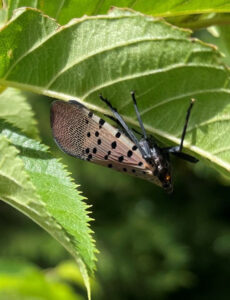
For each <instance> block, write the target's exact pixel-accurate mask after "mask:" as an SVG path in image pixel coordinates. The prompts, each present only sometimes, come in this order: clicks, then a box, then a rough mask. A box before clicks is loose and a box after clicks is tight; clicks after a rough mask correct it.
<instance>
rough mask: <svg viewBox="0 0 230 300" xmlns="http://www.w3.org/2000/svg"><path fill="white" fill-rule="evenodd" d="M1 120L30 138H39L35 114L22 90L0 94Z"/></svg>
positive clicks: (11, 89) (6, 91) (10, 89)
mask: <svg viewBox="0 0 230 300" xmlns="http://www.w3.org/2000/svg"><path fill="white" fill-rule="evenodd" d="M0 118H1V119H4V120H6V121H7V122H9V123H11V124H12V125H14V126H15V127H17V128H19V129H21V130H22V131H23V132H24V133H26V134H27V135H28V136H30V137H34V138H38V129H37V126H36V125H37V123H36V121H35V119H34V113H33V112H32V109H31V107H30V105H29V104H28V103H27V101H26V96H25V94H23V93H22V92H21V91H20V90H17V89H13V88H8V89H5V90H4V91H3V92H2V93H1V94H0Z"/></svg>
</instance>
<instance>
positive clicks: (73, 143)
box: [51, 92, 198, 193]
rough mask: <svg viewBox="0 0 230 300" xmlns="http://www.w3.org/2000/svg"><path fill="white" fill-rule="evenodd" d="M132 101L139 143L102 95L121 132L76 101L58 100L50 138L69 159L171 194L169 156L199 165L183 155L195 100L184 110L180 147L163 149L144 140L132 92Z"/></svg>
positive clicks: (150, 137) (52, 116)
mask: <svg viewBox="0 0 230 300" xmlns="http://www.w3.org/2000/svg"><path fill="white" fill-rule="evenodd" d="M131 97H132V100H133V104H134V109H135V112H136V115H137V119H138V122H139V124H140V128H141V133H140V134H141V136H142V137H141V138H140V139H138V138H137V136H136V135H135V134H134V131H133V130H132V129H130V128H129V127H128V126H127V124H126V122H125V121H124V119H123V118H122V116H121V115H120V114H119V113H118V112H117V110H116V109H115V108H114V107H113V106H112V104H111V103H110V102H109V100H108V99H106V98H104V97H103V96H102V95H100V99H101V101H103V102H104V103H105V104H106V105H107V106H108V107H109V108H110V110H111V111H112V113H113V115H114V117H110V118H111V119H113V120H115V121H116V122H117V123H118V125H119V127H120V128H121V129H119V128H115V127H113V126H112V125H110V124H109V123H108V122H106V121H105V120H104V119H102V118H100V117H98V116H97V115H95V114H94V113H93V112H92V111H90V110H89V109H87V108H86V107H85V106H84V105H82V104H81V103H79V102H77V101H75V100H70V101H68V102H65V101H59V100H58V101H54V102H53V103H52V106H51V127H52V132H53V137H54V139H55V141H56V143H57V145H58V146H59V147H60V148H61V150H62V151H64V152H65V153H67V154H69V155H72V156H74V157H78V158H80V159H83V160H88V161H91V162H93V163H96V164H99V165H102V166H106V167H108V168H112V169H115V170H117V171H120V172H125V173H127V174H129V175H134V176H137V177H139V178H142V179H145V180H148V181H151V182H153V183H154V184H157V185H158V186H161V187H163V189H165V190H166V191H167V192H168V193H171V192H172V190H173V185H172V176H171V165H170V156H169V154H173V155H175V156H177V157H179V158H181V159H184V160H187V161H190V162H192V163H196V162H197V161H198V160H197V159H196V158H195V157H193V156H190V155H188V154H185V153H183V152H182V149H183V142H184V138H185V134H186V129H187V125H188V121H189V117H190V113H191V109H192V106H193V103H194V99H192V100H191V103H190V105H189V107H188V110H187V114H186V119H185V125H184V128H183V131H182V136H181V142H180V145H179V146H174V147H167V148H162V147H160V146H158V144H157V142H156V140H155V139H154V137H153V136H147V134H146V131H145V128H144V125H143V122H142V120H141V116H140V113H139V110H138V107H137V101H136V98H135V93H134V92H131Z"/></svg>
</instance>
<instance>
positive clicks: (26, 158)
mask: <svg viewBox="0 0 230 300" xmlns="http://www.w3.org/2000/svg"><path fill="white" fill-rule="evenodd" d="M0 132H1V135H0V138H1V144H0V145H1V146H0V147H1V148H0V150H1V151H0V152H1V160H0V172H1V177H0V198H1V199H2V200H4V201H6V202H7V203H9V204H10V205H12V206H14V207H16V208H17V209H19V210H20V211H22V212H23V213H24V214H26V215H27V216H29V217H30V218H31V219H32V220H34V221H35V222H36V223H38V224H39V225H40V226H41V227H43V228H44V229H45V230H47V231H48V232H49V233H50V234H51V235H52V236H53V237H55V238H56V239H57V240H58V241H59V242H60V243H61V244H62V245H63V246H64V247H65V248H66V249H67V250H68V251H69V252H70V253H71V254H72V255H73V257H74V258H75V260H76V261H77V263H78V266H79V268H80V271H81V274H82V276H83V279H84V282H85V285H86V288H87V290H88V296H89V299H90V286H89V278H88V273H92V272H93V269H94V268H95V255H94V253H95V246H94V241H93V240H92V237H91V233H92V231H91V230H90V229H89V225H88V222H89V221H90V220H91V219H90V218H89V217H88V215H87V213H88V212H87V209H88V207H89V206H87V205H86V204H85V203H84V202H83V200H84V199H85V198H84V197H82V196H81V195H80V193H79V192H77V190H76V185H75V184H74V183H73V182H72V181H71V179H70V178H69V176H68V173H67V172H66V171H65V170H64V169H63V166H62V164H60V163H59V162H58V161H57V160H56V159H54V158H53V157H52V156H51V155H50V154H49V153H47V148H46V147H45V146H43V145H41V144H39V143H38V142H37V141H35V140H32V139H29V138H28V137H26V136H24V135H23V134H21V133H20V132H18V131H17V130H15V129H13V128H12V127H11V126H10V125H8V124H6V123H0ZM6 138H8V139H9V140H10V141H11V143H12V144H13V145H14V146H10V145H9V144H8V142H7V141H6ZM15 147H16V148H17V149H16V148H15ZM19 151H20V152H19ZM18 152H19V153H18Z"/></svg>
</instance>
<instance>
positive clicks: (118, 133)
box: [115, 131, 121, 139]
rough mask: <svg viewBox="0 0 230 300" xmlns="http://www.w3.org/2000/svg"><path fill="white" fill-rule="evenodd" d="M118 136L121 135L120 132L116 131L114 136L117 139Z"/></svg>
mask: <svg viewBox="0 0 230 300" xmlns="http://www.w3.org/2000/svg"><path fill="white" fill-rule="evenodd" d="M120 136H121V133H120V132H119V131H118V132H117V133H116V135H115V137H116V138H118V139H119V137H120Z"/></svg>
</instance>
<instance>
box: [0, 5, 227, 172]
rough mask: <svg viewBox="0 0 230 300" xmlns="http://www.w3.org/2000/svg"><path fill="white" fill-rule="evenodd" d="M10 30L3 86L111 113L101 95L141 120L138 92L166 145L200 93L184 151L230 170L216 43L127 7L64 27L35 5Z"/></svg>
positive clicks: (152, 128) (148, 122) (223, 78)
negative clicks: (135, 104) (136, 107)
mask: <svg viewBox="0 0 230 300" xmlns="http://www.w3.org/2000/svg"><path fill="white" fill-rule="evenodd" d="M37 23H38V25H37V26H35V25H32V26H30V24H37ZM33 26H34V27H33ZM35 27H36V29H35ZM19 29H20V30H19ZM35 31H36V33H35ZM46 32H47V35H46ZM9 33H11V34H10V40H9V41H8V43H2V44H1V47H0V51H1V53H2V60H1V65H0V70H1V74H0V76H1V78H0V83H1V84H2V85H9V86H15V87H19V88H22V89H23V88H24V89H27V90H30V91H33V92H37V93H41V94H44V95H48V96H53V97H56V98H60V99H66V100H69V99H77V100H78V101H80V102H83V103H85V104H86V105H87V106H88V107H90V108H93V109H95V110H97V111H100V112H105V113H109V112H108V110H107V108H106V107H105V106H103V105H102V104H101V103H100V101H99V100H98V95H99V93H102V94H103V95H104V96H105V97H108V98H109V99H110V100H111V101H112V103H113V105H114V106H116V107H118V109H119V111H120V112H121V113H122V114H123V116H124V117H125V118H126V120H127V121H129V123H131V124H133V125H137V121H136V117H135V113H134V110H133V107H132V102H131V99H130V98H131V97H130V94H129V92H130V91H131V90H135V91H136V94H137V100H138V103H139V108H140V110H141V114H142V117H143V120H144V123H145V126H146V128H147V129H148V131H149V133H152V134H154V135H157V136H158V138H160V139H162V140H163V141H166V142H167V144H170V143H179V141H180V136H181V131H182V127H183V124H184V118H185V113H186V110H187V107H188V104H189V99H190V98H191V97H193V98H196V100H197V101H196V105H195V108H194V110H193V113H192V118H191V121H190V123H189V128H188V134H187V135H186V142H185V148H186V149H188V150H189V151H190V152H193V153H194V154H195V155H196V156H198V158H200V159H203V160H204V161H206V162H207V163H208V164H209V165H211V166H213V167H215V168H216V169H218V170H220V171H221V172H224V173H225V174H226V175H229V171H230V163H229V162H230V151H228V150H229V145H230V140H229V139H230V137H229V135H228V133H227V130H226V128H228V127H229V110H230V103H229V100H228V98H229V92H230V90H229V70H228V69H227V68H226V67H225V66H224V65H222V64H221V61H220V55H219V53H218V51H217V50H216V49H215V48H214V47H212V46H210V45H207V44H205V43H203V42H200V41H198V40H196V39H191V38H190V36H189V34H190V32H189V31H185V30H181V29H178V28H175V27H173V26H171V25H169V24H167V23H165V22H164V21H161V20H154V19H152V18H150V17H145V16H143V15H140V14H138V13H136V14H135V13H131V12H129V11H121V10H114V11H113V13H111V14H110V15H108V16H99V17H84V18H83V19H80V20H75V21H73V22H71V23H70V24H68V25H67V26H64V27H58V25H57V24H56V23H55V21H54V20H52V19H49V18H48V17H46V16H43V15H42V14H40V13H39V12H37V11H36V10H31V9H20V10H18V11H17V14H16V15H15V17H14V19H13V20H12V21H11V22H10V23H9V24H8V25H7V26H6V27H5V29H4V30H2V31H1V33H0V39H1V40H2V41H4V40H6V39H7V40H8V37H9ZM28 36H33V38H32V39H29V40H28ZM21 40H25V41H26V42H25V43H21ZM9 53H10V55H9ZM66 53H68V55H66ZM35 65H36V68H34V66H35ZM25 70H26V71H25ZM32 75H33V76H32ZM216 99H218V101H217V100H216Z"/></svg>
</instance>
